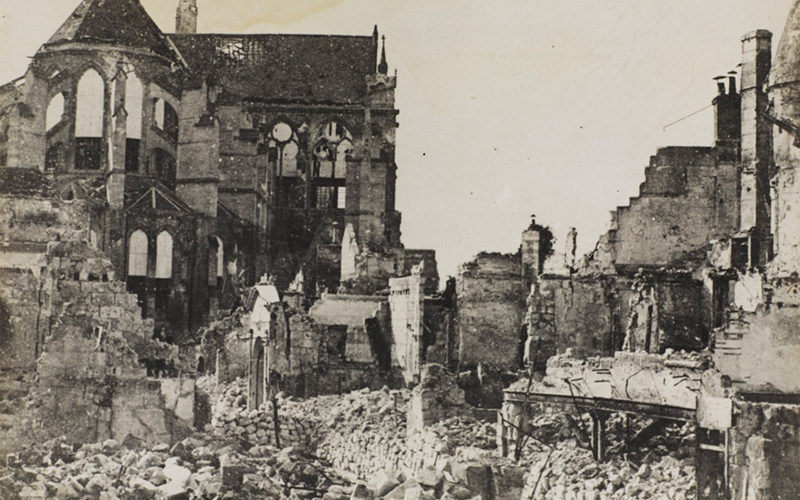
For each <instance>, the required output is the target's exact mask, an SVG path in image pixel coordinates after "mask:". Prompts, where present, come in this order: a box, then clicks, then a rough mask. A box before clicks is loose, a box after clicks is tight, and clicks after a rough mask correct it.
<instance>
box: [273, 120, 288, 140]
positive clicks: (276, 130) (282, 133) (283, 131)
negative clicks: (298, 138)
mask: <svg viewBox="0 0 800 500" xmlns="http://www.w3.org/2000/svg"><path fill="white" fill-rule="evenodd" d="M272 137H273V138H274V139H275V140H276V141H278V142H286V141H288V140H289V139H291V138H292V127H290V126H289V124H287V123H283V122H281V123H278V124H277V125H275V126H274V127H272Z"/></svg>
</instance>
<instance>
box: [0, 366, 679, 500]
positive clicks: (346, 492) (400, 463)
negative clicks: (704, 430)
mask: <svg viewBox="0 0 800 500" xmlns="http://www.w3.org/2000/svg"><path fill="white" fill-rule="evenodd" d="M243 382H244V381H243V380H237V381H235V382H233V383H231V384H228V385H225V386H221V387H215V384H214V383H213V381H212V380H204V381H203V384H202V385H204V387H206V388H210V389H211V391H210V392H211V393H212V394H211V397H212V400H213V405H212V407H213V422H212V424H210V425H208V426H207V431H206V432H202V433H197V434H195V435H193V436H191V437H188V438H185V439H183V440H181V441H179V442H177V443H175V444H173V445H172V446H169V445H168V444H166V443H164V444H160V445H156V446H153V447H149V448H148V447H147V446H145V445H144V444H143V443H142V442H141V441H140V440H137V439H134V438H131V439H128V440H125V441H123V442H122V443H120V442H117V441H115V440H113V439H109V440H106V441H104V442H102V443H95V444H87V445H83V446H73V445H71V444H70V443H67V442H65V441H64V440H59V439H54V440H51V441H48V442H47V443H44V444H43V445H40V446H37V447H34V448H31V449H28V450H26V451H24V452H21V453H19V454H16V455H12V456H10V457H9V458H8V464H7V466H6V467H3V468H2V469H1V470H0V477H1V478H0V492H2V498H4V499H9V500H13V499H17V498H20V499H22V498H24V499H32V498H59V499H79V498H101V499H114V498H121V499H128V498H136V499H155V498H174V499H177V498H192V499H214V498H237V499H238V498H263V499H284V498H285V499H289V498H292V499H298V498H308V499H324V500H340V499H341V500H347V499H350V498H354V499H355V498H364V499H367V498H390V499H403V500H411V499H427V498H444V499H458V500H468V499H470V500H471V499H475V498H483V499H486V498H510V497H508V496H493V495H495V494H496V493H497V491H498V490H497V488H498V485H497V484H494V485H493V484H492V482H493V479H492V477H491V472H490V471H491V469H492V468H494V469H495V470H500V469H501V468H503V467H505V468H507V469H508V470H511V468H512V467H513V468H515V469H517V470H519V471H520V472H519V473H521V474H523V475H524V482H525V490H524V493H523V498H534V499H536V498H553V499H562V498H575V499H589V500H594V499H601V498H609V499H611V498H668V499H683V498H694V493H693V491H694V484H693V482H694V478H693V476H694V466H693V463H692V462H693V459H692V450H693V448H694V438H693V435H692V433H691V426H688V425H687V426H684V427H680V426H671V427H667V428H666V430H665V431H664V432H663V433H662V434H660V435H659V436H656V437H655V438H653V439H652V440H651V441H650V442H648V443H647V445H645V446H642V447H640V448H637V449H636V450H635V451H632V452H626V451H625V450H624V443H623V441H622V440H620V442H619V443H617V444H618V445H617V446H616V449H614V450H613V451H612V456H611V458H610V459H609V460H608V461H607V462H605V463H601V464H598V463H596V462H595V461H594V459H593V458H592V455H591V452H590V450H589V449H588V448H587V445H586V443H585V442H581V440H580V438H579V437H578V436H579V435H580V434H581V431H580V430H578V427H576V426H584V427H585V425H586V422H585V421H583V420H582V419H580V418H579V417H578V418H577V419H572V417H571V416H570V413H569V412H568V413H567V414H564V413H562V412H554V411H549V410H543V414H542V415H539V416H537V417H536V418H535V419H533V420H532V421H531V428H530V435H531V439H530V440H528V441H527V443H526V444H525V445H524V446H523V447H522V449H521V458H520V460H519V462H516V463H514V462H513V461H510V460H507V459H501V458H500V457H498V456H497V453H496V452H495V451H494V450H495V447H496V446H495V427H494V425H492V424H490V423H486V422H482V421H479V420H476V419H474V418H470V417H451V418H448V419H445V420H442V421H440V422H438V423H437V424H435V425H433V426H431V427H430V428H428V429H426V431H425V432H424V433H423V434H420V435H415V436H413V437H410V438H408V439H407V436H406V425H405V419H406V407H407V402H408V399H409V397H410V394H409V392H408V391H404V390H403V391H396V390H389V389H382V390H378V391H368V390H360V391H355V392H352V393H349V394H343V395H340V396H320V397H316V398H311V399H307V400H303V401H299V400H295V399H294V398H283V397H278V398H276V401H277V404H278V428H279V429H280V430H279V440H280V442H279V443H278V446H276V443H275V429H276V427H275V426H274V420H272V415H274V413H273V409H272V403H269V404H266V405H265V406H264V407H263V408H261V409H258V410H248V409H247V406H246V400H245V399H244V398H243V397H242V396H243V387H244V384H243ZM629 425H630V424H629ZM633 427H634V429H633V430H636V425H633ZM623 432H624V427H623V422H622V419H615V420H614V422H612V424H611V426H610V429H609V433H610V434H611V435H613V436H615V437H621V435H622V433H623ZM431 460H432V461H431ZM534 488H535V489H536V491H535V493H533V489H534ZM501 491H502V487H501Z"/></svg>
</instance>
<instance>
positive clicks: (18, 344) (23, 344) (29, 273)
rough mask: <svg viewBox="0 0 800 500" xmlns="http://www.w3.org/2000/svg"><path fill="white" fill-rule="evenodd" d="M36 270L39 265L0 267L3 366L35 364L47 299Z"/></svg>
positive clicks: (0, 359) (21, 367) (14, 367)
mask: <svg viewBox="0 0 800 500" xmlns="http://www.w3.org/2000/svg"><path fill="white" fill-rule="evenodd" d="M37 273H38V270H36V269H9V268H4V269H0V283H1V284H2V286H0V369H11V370H32V369H33V368H34V367H35V364H36V357H37V355H38V351H39V349H40V343H41V337H42V333H43V331H44V328H40V320H41V319H42V318H41V312H42V311H41V308H40V303H43V302H44V303H46V302H47V301H48V297H45V296H43V295H44V294H43V290H42V286H41V283H40V279H39V276H38V275H37ZM47 292H49V289H48V290H47Z"/></svg>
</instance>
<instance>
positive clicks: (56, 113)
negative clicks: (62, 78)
mask: <svg viewBox="0 0 800 500" xmlns="http://www.w3.org/2000/svg"><path fill="white" fill-rule="evenodd" d="M63 117H64V94H61V93H59V94H56V95H54V96H53V98H52V99H50V104H48V105H47V111H46V112H45V118H44V121H45V128H46V130H47V131H48V132H50V131H51V130H52V129H53V127H55V126H56V125H58V124H59V123H61V119H62V118H63Z"/></svg>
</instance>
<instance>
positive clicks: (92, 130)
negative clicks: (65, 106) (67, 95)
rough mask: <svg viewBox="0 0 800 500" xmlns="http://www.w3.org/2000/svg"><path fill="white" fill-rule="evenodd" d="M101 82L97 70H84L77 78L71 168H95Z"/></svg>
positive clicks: (98, 148)
mask: <svg viewBox="0 0 800 500" xmlns="http://www.w3.org/2000/svg"><path fill="white" fill-rule="evenodd" d="M104 103H105V83H104V82H103V78H102V77H101V76H100V73H98V72H97V71H95V70H93V69H89V70H86V72H85V73H84V74H83V76H82V77H81V79H80V80H79V81H78V92H77V103H76V108H75V168H76V169H78V170H98V169H99V168H100V157H101V151H102V139H101V138H102V136H103V110H104Z"/></svg>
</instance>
